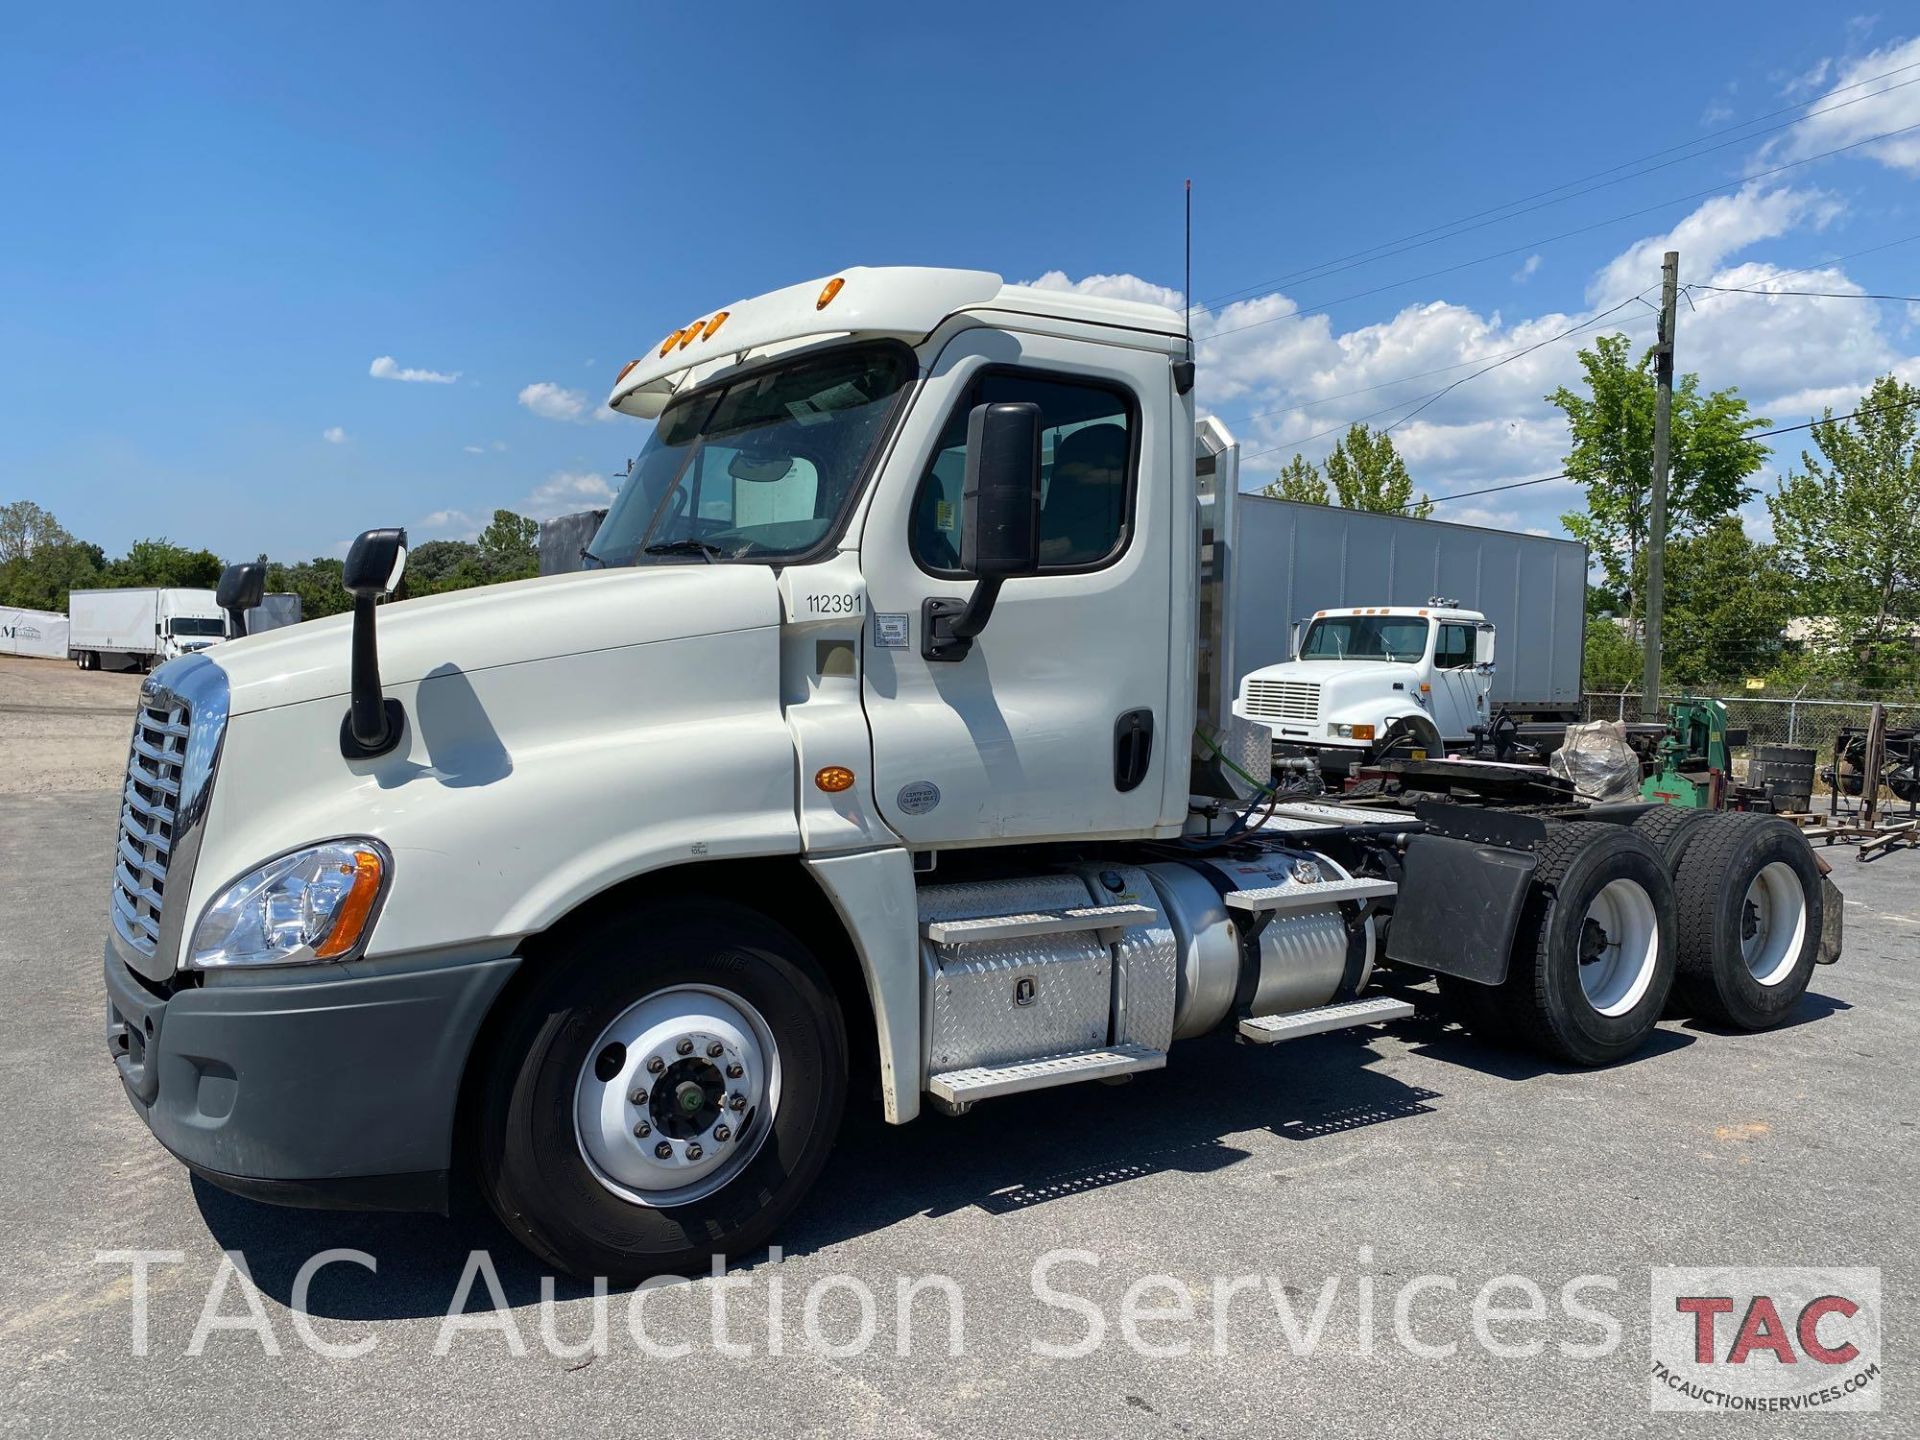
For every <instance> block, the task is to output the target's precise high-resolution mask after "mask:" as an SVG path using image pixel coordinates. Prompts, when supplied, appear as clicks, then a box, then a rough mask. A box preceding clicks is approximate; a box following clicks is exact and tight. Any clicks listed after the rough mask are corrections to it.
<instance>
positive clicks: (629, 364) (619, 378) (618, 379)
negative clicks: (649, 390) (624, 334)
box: [613, 360, 640, 385]
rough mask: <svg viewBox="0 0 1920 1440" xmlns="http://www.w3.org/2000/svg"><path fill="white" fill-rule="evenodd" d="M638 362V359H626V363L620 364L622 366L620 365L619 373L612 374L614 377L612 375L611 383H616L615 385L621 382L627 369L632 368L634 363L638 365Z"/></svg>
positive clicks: (625, 375) (625, 376)
mask: <svg viewBox="0 0 1920 1440" xmlns="http://www.w3.org/2000/svg"><path fill="white" fill-rule="evenodd" d="M639 363H640V362H639V361H638V360H629V361H627V363H626V364H624V365H622V366H621V367H620V373H619V374H618V375H616V376H614V377H613V383H614V384H616V385H618V384H619V383H620V382H621V381H622V380H624V379H626V378H627V372H628V371H629V370H631V369H633V367H634V366H636V365H638V364H639Z"/></svg>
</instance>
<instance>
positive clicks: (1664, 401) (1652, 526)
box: [1640, 250, 1680, 720]
mask: <svg viewBox="0 0 1920 1440" xmlns="http://www.w3.org/2000/svg"><path fill="white" fill-rule="evenodd" d="M1679 300H1680V252H1679V251H1678V250H1669V251H1667V254H1666V258H1665V259H1664V260H1662V261H1661V262H1660V338H1659V340H1658V341H1657V342H1656V343H1655V345H1654V347H1653V375H1654V385H1655V387H1656V388H1655V390H1654V397H1653V506H1652V511H1651V513H1650V514H1649V516H1648V523H1647V637H1646V639H1647V669H1646V680H1645V684H1644V685H1643V686H1642V688H1641V695H1642V699H1641V706H1640V710H1641V718H1642V719H1643V720H1652V719H1655V718H1657V717H1658V715H1659V711H1660V612H1661V609H1662V606H1663V604H1664V602H1665V598H1666V597H1665V594H1664V590H1665V586H1666V551H1667V463H1668V449H1669V438H1670V435H1671V426H1672V423H1673V324H1674V321H1675V320H1676V319H1677V318H1678V315H1679V308H1678V307H1679Z"/></svg>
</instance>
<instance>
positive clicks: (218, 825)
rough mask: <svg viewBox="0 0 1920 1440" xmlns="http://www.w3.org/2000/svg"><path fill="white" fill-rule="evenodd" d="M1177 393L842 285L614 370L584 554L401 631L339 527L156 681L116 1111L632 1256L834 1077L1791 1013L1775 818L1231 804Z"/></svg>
mask: <svg viewBox="0 0 1920 1440" xmlns="http://www.w3.org/2000/svg"><path fill="white" fill-rule="evenodd" d="M1193 380H1194V365H1193V361H1192V360H1191V359H1190V358H1189V346H1188V342H1187V340H1186V338H1185V336H1184V335H1183V333H1182V325H1181V319H1180V317H1179V316H1178V315H1176V314H1174V313H1172V312H1170V311H1168V310H1165V309H1162V308H1159V307H1157V306H1151V305H1141V304H1132V303H1126V302H1122V301H1116V300H1106V299H1098V298H1094V297H1090V296H1082V295H1072V294H1061V293H1057V292H1053V291H1044V290H1036V289H1030V288H1024V287H1021V286H1017V285H1006V284H1003V283H1002V281H1001V280H1000V277H999V276H997V275H991V274H987V273H984V272H979V271H964V270H926V269H854V270H847V271H843V272H842V273H840V274H838V275H834V276H831V277H824V278H822V279H821V280H816V281H810V282H808V283H806V284H803V285H798V286H793V287H790V288H788V289H784V290H777V291H774V292H772V293H770V294H766V295H761V296H759V297H756V298H753V299H747V300H742V301H738V302H735V303H734V304H731V305H728V306H726V307H725V308H724V309H721V310H717V311H711V312H708V313H706V314H703V315H702V316H700V317H699V318H698V319H696V320H694V321H693V322H691V323H689V324H687V325H685V326H683V327H681V328H679V329H676V330H675V331H673V333H672V334H670V335H668V336H667V337H666V338H665V340H663V341H661V342H658V343H657V344H656V345H655V346H653V347H651V348H649V349H648V350H647V351H646V352H645V353H644V355H643V356H642V358H640V359H639V360H636V361H634V362H633V363H631V364H629V365H628V366H627V367H626V368H625V369H624V370H623V371H621V373H620V376H619V378H618V380H617V382H616V384H615V386H614V388H613V391H612V394H611V396H610V397H609V403H610V404H611V406H612V407H613V408H614V409H615V410H617V411H619V412H620V413H621V414H623V415H629V416H633V417H636V418H640V419H645V420H651V421H652V422H653V429H652V433H651V436H650V437H649V438H648V440H647V442H646V445H645V449H644V451H643V453H642V454H641V456H640V459H639V461H638V463H637V464H636V465H635V466H634V467H633V471H632V474H631V475H630V477H629V478H628V480H627V482H626V484H625V486H624V487H623V488H622V490H621V492H620V494H619V495H618V496H617V497H616V499H615V500H614V502H613V504H612V506H611V508H610V510H609V512H608V514H607V517H606V519H605V520H604V521H603V522H602V524H601V526H600V528H599V531H598V533H597V534H596V535H595V536H594V537H593V540H592V542H591V544H590V545H589V547H588V548H589V550H590V552H591V555H592V557H593V563H595V564H596V565H598V566H599V567H600V568H598V569H593V570H588V571H585V572H582V573H577V574H565V575H553V576H547V577H542V578H539V579H534V580H527V581H522V582H518V583H515V584H508V585H499V586H493V587H489V588H487V589H484V590H477V591H467V592H464V593H461V594H455V595H444V596H432V597H426V598H421V599H417V600H409V601H406V602H403V603H399V604H394V605H390V606H388V605H382V604H380V603H379V602H380V600H381V598H382V596H383V595H386V594H390V593H391V592H392V590H393V588H394V586H395V585H397V584H398V582H399V579H400V576H401V574H402V572H403V569H404V565H405V535H404V533H403V532H401V531H398V530H371V531H368V532H366V533H365V534H363V535H361V537H360V538H359V539H358V540H357V541H355V543H354V546H353V548H352V550H351V551H350V553H349V555H348V557H347V561H346V566H345V579H346V587H347V589H348V591H349V592H350V594H351V595H352V597H353V610H352V613H351V614H348V615H341V616H338V617H333V618H329V619H324V620H317V621H313V622H310V623H307V624H304V625H299V626H296V627H293V628H292V629H288V630H284V631H280V632H277V633H274V634H269V635H263V636H258V637H254V638H250V639H243V640H236V641H233V642H231V643H229V644H227V645H223V646H221V647H219V648H218V649H216V650H212V651H209V652H206V653H202V654H197V655H190V656H186V657H184V658H182V659H179V660H175V661H172V662H170V663H169V664H167V665H165V666H164V667H162V668H161V669H160V670H158V671H157V672H155V673H154V674H153V675H152V676H151V677H150V678H149V679H148V680H147V682H146V684H145V686H144V688H143V691H142V695H141V700H140V706H139V711H138V716H137V719H136V722H135V726H134V734H133V742H132V747H131V753H130V755H129V758H128V771H127V783H126V791H125V805H124V808H123V810H122V813H121V818H120V839H119V844H118V846H117V850H116V858H115V861H114V868H113V877H112V880H113V883H112V893H111V900H110V908H109V915H108V929H107V938H106V943H105V947H104V973H105V980H106V987H107V994H108V1000H109V1026H108V1037H107V1038H108V1046H109V1049H110V1052H111V1054H112V1056H113V1059H114V1062H115V1064H116V1065H117V1066H118V1068H119V1073H120V1076H121V1079H122V1081H123V1084H124V1088H125V1090H126V1093H127V1095H128V1097H129V1099H130V1100H131V1101H132V1103H133V1105H134V1107H135V1108H136V1110H137V1111H138V1113H139V1114H140V1115H141V1116H142V1117H143V1118H144V1120H145V1121H146V1122H147V1124H148V1125H149V1126H150V1128H151V1129H152V1131H153V1133H154V1134H155V1136H157V1137H158V1138H159V1139H160V1141H161V1142H163V1143H164V1144H165V1145H166V1146H167V1147H168V1148H169V1149H170V1150H172V1151H173V1152H174V1153H175V1154H176V1155H177V1156H179V1157H180V1158H181V1159H182V1160H183V1161H185V1162H186V1163H187V1164H188V1165H190V1166H192V1167H193V1168H194V1170H195V1171H197V1172H198V1173H200V1174H202V1175H204V1176H206V1177H207V1178H208V1179H210V1180H211V1181H212V1182H214V1183H216V1184H219V1185H222V1186H225V1187H228V1188H230V1189H233V1190H236V1191H239V1192H241V1193H244V1194H250V1195H255V1196H259V1197H263V1198H267V1199H274V1200H279V1201H283V1202H288V1203H294V1204H309V1205H323V1204H336V1205H337V1204H357V1205H371V1206H385V1207H399V1208H409V1207H411V1208H427V1209H434V1208H443V1207H444V1206H445V1204H446V1201H447V1196H448V1192H449V1187H450V1186H451V1185H452V1184H453V1183H455V1181H456V1179H460V1178H464V1179H470V1180H471V1181H472V1182H473V1183H474V1184H476V1185H477V1186H478V1189H479V1191H480V1192H481V1193H482V1194H484V1195H485V1196H486V1198H487V1200H488V1202H489V1203H490V1204H491V1206H492V1207H493V1209H494V1210H495V1212H496V1213H497V1214H498V1215H499V1216H500V1218H501V1219H502V1221H503V1222H504V1223H505V1224H506V1225H507V1226H508V1227H509V1228H510V1229H511V1230H512V1232H513V1233H514V1234H515V1235H516V1236H517V1237H519V1238H520V1239H521V1240H522V1241H523V1242H524V1243H525V1244H526V1245H527V1246H529V1247H530V1248H531V1249H532V1250H533V1251H535V1252H536V1253H537V1254H538V1255H540V1256H541V1257H543V1259H545V1260H546V1261H547V1262H548V1263H549V1264H552V1265H555V1266H558V1267H561V1268H563V1269H565V1270H568V1271H571V1272H575V1273H579V1274H584V1275H603V1276H608V1277H618V1278H621V1279H634V1278H637V1277H640V1276H645V1275H652V1274H657V1273H663V1272H668V1271H681V1272H686V1271H695V1272H704V1271H705V1270H706V1268H707V1266H708V1265H709V1263H710V1261H711V1257H712V1256H713V1255H715V1254H737V1253H740V1252H742V1251H748V1250H751V1249H753V1248H755V1247H757V1246H760V1245H762V1244H764V1243H766V1242H767V1241H768V1240H769V1238H771V1237H773V1236H775V1235H776V1233H777V1228H778V1226H779V1225H780V1223H781V1221H782V1219H783V1217H784V1216H785V1215H786V1214H787V1213H788V1212H789V1211H790V1210H791V1208H792V1207H793V1205H794V1204H795V1203H796V1202H797V1201H798V1200H799V1198H800V1196H801V1195H802V1194H803V1193H804V1192H805V1191H806V1190H807V1189H808V1187H809V1186H810V1185H812V1183H813V1182H814V1180H815V1178H816V1177H817V1176H818V1175H819V1173H820V1170H821V1166H822V1164H823V1163H824V1161H825V1159H826V1156H827V1152H828V1149H829V1147H830V1146H831V1144H832V1142H833V1137H834V1134H835V1130H836V1128H837V1126H838V1123H839V1120H840V1117H841V1113H842V1110H843V1107H844V1105H845V1104H846V1102H847V1099H848V1097H849V1095H854V1096H864V1095H865V1094H867V1093H868V1091H867V1082H868V1081H869V1080H871V1083H872V1086H873V1088H874V1089H875V1090H877V1092H878V1095H879V1102H880V1105H881V1107H882V1109H883V1111H884V1114H885V1117H886V1119H887V1120H889V1121H891V1122H894V1123H905V1122H907V1121H910V1120H913V1119H915V1117H917V1116H919V1115H920V1113H921V1111H922V1109H923V1107H927V1106H931V1107H933V1108H937V1109H942V1110H946V1111H964V1110H966V1109H968V1108H969V1107H971V1106H974V1105H978V1104H982V1103H991V1102H992V1101H993V1100H995V1099H996V1098H998V1097H1001V1096H1005V1095H1009V1094H1013V1093H1016V1092H1025V1091H1035V1090H1042V1089H1045V1088H1047V1087H1053V1086H1062V1085H1067V1084H1073V1083H1080V1082H1085V1081H1090V1080H1111V1079H1116V1078H1119V1077H1123V1076H1129V1075H1141V1074H1145V1073H1147V1072H1152V1071H1154V1070H1157V1069H1159V1068H1160V1067H1162V1066H1165V1065H1167V1064H1169V1063H1171V1060H1170V1057H1172V1056H1176V1055H1177V1054H1178V1052H1179V1050H1180V1042H1183V1041H1185V1040H1187V1039H1188V1038H1190V1037H1197V1036H1203V1035H1208V1034H1213V1033H1215V1032H1221V1031H1224V1032H1225V1033H1227V1034H1230V1035H1234V1036H1237V1037H1238V1038H1239V1039H1241V1040H1243V1041H1245V1042H1247V1043H1250V1044H1271V1043H1273V1042H1276V1041H1285V1040H1290V1039H1292V1038H1294V1037H1297V1036H1302V1035H1311V1034H1315V1033H1319V1032H1322V1031H1327V1030H1332V1029H1339V1028H1343V1027H1348V1026H1357V1025H1369V1024H1377V1023H1380V1022H1386V1021H1392V1020H1394V1019H1396V1018H1398V1017H1403V1016H1406V1015H1408V1014H1410V1013H1411V1012H1412V1009H1413V1006H1412V1004H1411V1003H1409V1001H1408V1000H1407V999H1405V998H1404V989H1402V990H1400V991H1397V992H1388V991H1384V990H1383V989H1382V988H1381V987H1380V985H1379V983H1378V982H1379V980H1380V979H1381V978H1382V976H1383V975H1385V974H1387V973H1392V974H1395V975H1397V976H1398V977H1399V978H1400V980H1401V981H1403V982H1408V981H1411V982H1418V981H1423V980H1427V979H1431V978H1433V977H1437V978H1438V983H1439V985H1440V987H1441V993H1442V999H1443V1002H1444V1003H1445V1004H1446V1005H1447V1006H1449V1007H1451V1009H1452V1011H1453V1013H1454V1014H1456V1015H1457V1016H1458V1017H1460V1018H1461V1019H1462V1020H1463V1022H1464V1023H1466V1024H1469V1025H1472V1026H1474V1027H1476V1028H1478V1029H1481V1030H1483V1031H1484V1032H1485V1033H1487V1034H1488V1035H1491V1036H1495V1037H1501V1038H1504V1039H1507V1040H1511V1041H1518V1042H1522V1043H1526V1044H1530V1045H1533V1046H1536V1047H1538V1048H1539V1049H1541V1050H1543V1051H1545V1052H1546V1053H1548V1054H1550V1055H1552V1056H1553V1057H1555V1058H1556V1059H1557V1060H1558V1061H1560V1062H1563V1063H1566V1064H1571V1065H1595V1064H1606V1063H1609V1062H1612V1061H1617V1060H1619V1059H1621V1058H1623V1057H1625V1056H1628V1055H1630V1054H1632V1053H1633V1052H1634V1051H1635V1050H1636V1049H1637V1048H1638V1047H1639V1046H1640V1045H1641V1044H1642V1043H1643V1042H1644V1041H1645V1040H1646V1038H1647V1036H1648V1034H1649V1033H1650V1032H1651V1030H1652V1028H1653V1026H1654V1023H1655V1021H1656V1020H1657V1019H1658V1018H1659V1017H1660V1015H1661V1014H1662V1012H1663V1011H1664V1010H1665V1009H1666V1007H1667V1006H1668V1005H1669V1004H1670V1003H1671V1004H1674V1005H1677V1006H1680V1007H1682V1008H1684V1009H1685V1010H1686V1011H1687V1012H1688V1013H1691V1014H1695V1015H1700V1016H1707V1017H1711V1018H1713V1019H1714V1020H1716V1021H1717V1022H1719V1023H1721V1024H1724V1025H1728V1026H1731V1027H1735V1028H1740V1029H1761V1028H1764V1027H1767V1026H1770V1025H1774V1024H1777V1023H1779V1022H1780V1021H1782V1020H1783V1019H1785V1018H1786V1017H1787V1016H1788V1015H1789V1014H1791V1013H1792V1011H1793V1010H1794V1007H1795V1006H1796V1004H1797V1003H1798V1001H1799V999H1800V997H1801V995H1802V993H1803V991H1804V990H1805V988H1806V985H1807V980H1808V976H1809V974H1810V971H1811V968H1812V966H1813V965H1814V963H1815V962H1816V960H1817V959H1822V958H1832V957H1833V956H1834V955H1837V953H1838V949H1837V947H1838V930H1837V926H1838V922H1839V915H1840V906H1839V901H1838V899H1837V898H1836V893H1835V892H1833V891H1832V890H1831V889H1830V887H1829V886H1828V885H1827V884H1826V883H1825V882H1824V881H1823V879H1822V877H1821V875H1820V872H1819V870H1818V867H1817V866H1816V863H1815V860H1814V857H1813V854H1812V852H1811V851H1810V850H1809V848H1808V846H1807V843H1806V842H1805V840H1804V839H1802V838H1801V836H1800V834H1799V832H1798V831H1797V830H1795V829H1794V828H1793V827H1792V826H1790V825H1787V824H1785V823H1784V822H1782V821H1780V820H1778V819H1777V818H1775V817H1772V816H1728V815H1720V814H1713V813H1709V812H1705V811H1685V812H1682V811H1672V810H1656V809H1654V808H1653V807H1643V806H1625V807H1617V808H1614V809H1610V810H1599V809H1586V810H1582V809H1578V808H1575V807H1566V808H1562V809H1557V810H1556V809H1540V810H1535V811H1533V812H1529V813H1525V814H1514V813H1501V812H1494V811H1489V810H1486V809H1476V808H1471V807H1465V806H1455V805H1446V804H1433V805H1428V806H1425V807H1423V808H1421V809H1419V810H1417V811H1415V810H1401V809H1392V808H1384V809H1383V808H1373V809H1367V808H1361V807H1346V806H1339V805H1330V804H1325V803H1320V802H1315V801H1305V800H1299V799H1297V798H1294V797H1291V796H1288V795H1286V794H1283V793H1281V792H1279V791H1278V790H1274V789H1272V788H1270V787H1269V788H1261V789H1256V790H1253V791H1251V792H1247V791H1241V792H1237V793H1236V791H1235V790H1234V789H1233V788H1231V787H1230V786H1229V785H1227V784H1226V783H1224V781H1223V771H1222V769H1221V768H1220V767H1218V766H1216V765H1215V764H1214V763H1213V762H1214V760H1215V758H1216V755H1215V752H1216V749H1225V748H1227V747H1228V746H1230V745H1231V744H1232V741H1233V737H1232V736H1231V734H1230V733H1228V732H1230V731H1231V730H1232V729H1233V725H1232V722H1231V719H1230V716H1229V705H1230V702H1231V700H1232V696H1233V690H1232V686H1233V678H1234V676H1235V675H1236V674H1237V673H1238V672H1237V671H1236V669H1235V666H1234V661H1233V649H1234V626H1233V625H1232V623H1231V619H1230V617H1231V615H1232V614H1233V595H1232V587H1233V585H1234V583H1235V572H1236V569H1237V567H1238V557H1237V555H1236V551H1235V544H1236V516H1237V510H1238V504H1237V502H1238V499H1239V496H1238V494H1237V476H1236V457H1237V450H1236V448H1235V446H1234V444H1233V442H1232V439H1231V437H1230V436H1229V435H1228V434H1227V432H1226V431H1225V430H1224V429H1223V428H1222V427H1221V426H1219V425H1218V424H1217V423H1215V422H1213V421H1210V420H1200V421H1198V422H1197V423H1196V416H1195V413H1194V401H1193V393H1192V391H1193ZM1207 1053H1208V1052H1207V1051H1206V1049H1205V1048H1200V1049H1198V1051H1197V1053H1193V1052H1189V1055H1188V1058H1187V1061H1186V1063H1197V1064H1205V1063H1207V1059H1206V1056H1207ZM1342 1063H1344V1061H1343V1062H1342ZM850 1077H857V1078H858V1080H859V1082H860V1083H858V1084H854V1083H852V1082H851V1080H850ZM1033 1113H1034V1114H1035V1115H1043V1114H1044V1112H1041V1111H1036V1112H1033ZM1130 1136H1131V1131H1130V1130H1129V1128H1128V1123H1127V1120H1126V1118H1125V1114H1124V1108H1116V1111H1115V1119H1114V1141H1115V1144H1116V1146H1120V1145H1123V1144H1125V1143H1127V1140H1128V1139H1129V1137H1130ZM107 1158H108V1157H105V1156H103V1157H102V1159H103V1163H105V1162H106V1160H107ZM113 1158H114V1160H115V1162H116V1163H117V1160H118V1158H119V1157H113ZM1200 1183H1204V1182H1200ZM1196 1203H1202V1202H1199V1201H1197V1202H1196Z"/></svg>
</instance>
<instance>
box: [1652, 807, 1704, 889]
mask: <svg viewBox="0 0 1920 1440" xmlns="http://www.w3.org/2000/svg"><path fill="white" fill-rule="evenodd" d="M1714 813H1715V812H1713V811H1711V810H1696V809H1694V808H1693V807H1692V806H1688V805H1656V806H1654V807H1653V809H1651V810H1649V811H1647V812H1646V813H1645V814H1642V815H1636V816H1635V817H1634V821H1633V829H1634V832H1635V833H1636V834H1640V835H1644V836H1646V837H1647V839H1649V840H1651V841H1652V842H1653V847H1654V849H1656V850H1658V851H1659V852H1660V858H1661V859H1662V860H1664V861H1665V862H1666V865H1667V873H1668V874H1669V875H1671V874H1672V873H1673V870H1674V867H1675V866H1677V865H1678V864H1679V863H1680V857H1681V855H1682V854H1684V853H1685V852H1686V848H1687V846H1688V845H1690V844H1692V843H1693V837H1694V836H1695V835H1697V834H1699V833H1700V826H1701V824H1702V823H1703V822H1704V821H1706V820H1708V819H1710V818H1711V817H1712V816H1713V814H1714Z"/></svg>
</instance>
